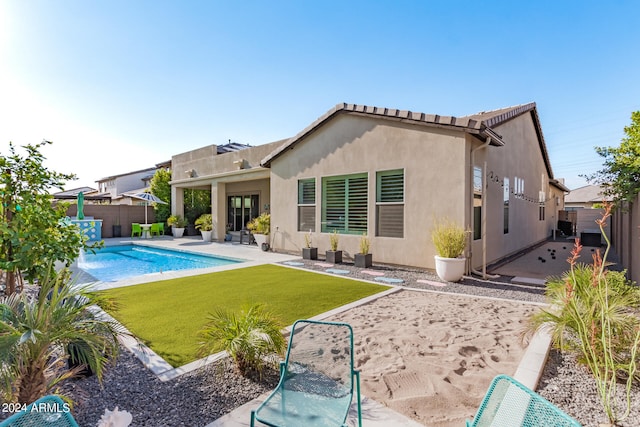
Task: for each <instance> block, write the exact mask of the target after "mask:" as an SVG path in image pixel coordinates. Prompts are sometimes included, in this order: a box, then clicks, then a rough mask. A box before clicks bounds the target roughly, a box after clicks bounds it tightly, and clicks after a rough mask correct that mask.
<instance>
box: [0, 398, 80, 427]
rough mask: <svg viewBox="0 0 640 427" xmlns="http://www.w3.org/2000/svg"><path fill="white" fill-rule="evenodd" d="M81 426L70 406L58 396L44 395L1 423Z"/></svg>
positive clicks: (32, 426) (34, 426)
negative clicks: (74, 417) (70, 410)
mask: <svg viewBox="0 0 640 427" xmlns="http://www.w3.org/2000/svg"><path fill="white" fill-rule="evenodd" d="M27 426H28V427H79V426H78V423H77V422H76V420H74V419H73V416H71V412H69V406H68V405H65V403H64V402H63V401H62V399H60V398H59V397H58V396H53V395H49V396H45V397H42V398H40V399H38V400H36V401H35V402H33V403H32V404H31V405H29V406H27V408H26V410H24V411H20V412H17V413H15V414H13V415H12V416H10V417H9V418H7V419H6V420H4V421H3V422H2V423H0V427H27Z"/></svg>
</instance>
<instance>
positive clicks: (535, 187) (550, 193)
mask: <svg viewBox="0 0 640 427" xmlns="http://www.w3.org/2000/svg"><path fill="white" fill-rule="evenodd" d="M495 131H496V132H497V133H498V134H500V135H501V136H502V139H503V141H504V142H505V145H504V146H503V147H494V146H490V147H488V148H486V149H484V150H480V151H478V152H477V153H476V155H475V161H474V163H475V165H476V166H480V167H483V165H484V162H485V161H486V162H487V171H486V173H487V176H486V178H487V181H486V191H485V195H484V196H485V197H486V198H487V200H486V202H487V204H486V214H487V215H488V216H487V236H488V239H487V263H491V262H494V261H496V260H498V259H500V258H503V257H505V256H507V255H509V254H512V253H515V252H518V251H520V250H522V249H523V248H526V247H528V246H531V245H533V244H535V243H537V242H540V241H542V240H544V239H546V238H547V237H548V236H550V235H551V232H552V230H553V228H554V224H556V223H557V220H558V218H557V211H558V209H559V208H560V207H559V206H558V205H557V201H556V197H559V198H560V199H562V198H563V193H562V191H560V190H559V189H558V188H556V187H554V186H552V185H550V183H549V176H548V173H547V170H546V168H545V164H544V158H543V155H542V152H541V150H540V145H539V142H538V138H537V135H536V131H535V127H534V123H533V120H532V118H531V114H529V113H526V114H523V115H520V116H518V117H516V118H514V119H512V120H510V121H508V122H506V123H504V124H502V125H500V126H498V127H496V128H495ZM468 139H469V141H471V138H470V137H468ZM476 144H477V143H476ZM505 177H508V178H509V186H510V197H509V232H508V233H507V234H505V233H504V232H503V225H504V224H503V209H504V203H503V183H504V178H505ZM516 177H518V178H520V179H523V180H524V194H523V196H521V197H520V196H518V197H517V196H516V195H515V190H516ZM540 191H544V193H545V219H544V220H542V221H541V220H539V206H540V204H539V192H540ZM561 203H562V202H561ZM472 254H473V266H474V267H480V266H481V265H482V256H481V255H482V241H481V240H475V241H474V242H473V245H472Z"/></svg>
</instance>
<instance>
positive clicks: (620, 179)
mask: <svg viewBox="0 0 640 427" xmlns="http://www.w3.org/2000/svg"><path fill="white" fill-rule="evenodd" d="M624 133H625V137H624V138H622V141H621V142H620V146H618V147H596V152H597V153H598V154H599V155H600V156H602V157H603V158H604V159H605V160H604V164H603V166H604V167H603V168H602V169H601V170H599V171H598V172H596V173H595V174H592V175H586V178H587V180H588V181H589V182H593V183H597V184H601V185H602V186H603V188H604V193H605V195H607V196H610V197H611V198H612V199H613V200H614V201H615V203H616V204H617V205H619V204H620V203H622V202H633V201H634V200H635V198H636V196H637V195H638V193H640V111H635V112H633V113H631V124H630V125H628V126H625V128H624Z"/></svg>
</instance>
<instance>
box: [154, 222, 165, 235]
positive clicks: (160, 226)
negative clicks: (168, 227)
mask: <svg viewBox="0 0 640 427" xmlns="http://www.w3.org/2000/svg"><path fill="white" fill-rule="evenodd" d="M151 235H152V236H162V235H164V222H154V223H153V224H151Z"/></svg>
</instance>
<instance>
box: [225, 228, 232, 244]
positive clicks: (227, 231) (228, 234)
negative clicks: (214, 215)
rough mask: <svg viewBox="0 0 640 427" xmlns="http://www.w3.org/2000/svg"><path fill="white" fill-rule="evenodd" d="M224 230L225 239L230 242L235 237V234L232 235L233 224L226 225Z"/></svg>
mask: <svg viewBox="0 0 640 427" xmlns="http://www.w3.org/2000/svg"><path fill="white" fill-rule="evenodd" d="M224 232H225V234H224V241H225V242H230V241H231V240H232V239H233V236H232V235H231V224H227V225H226V227H225V229H224Z"/></svg>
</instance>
